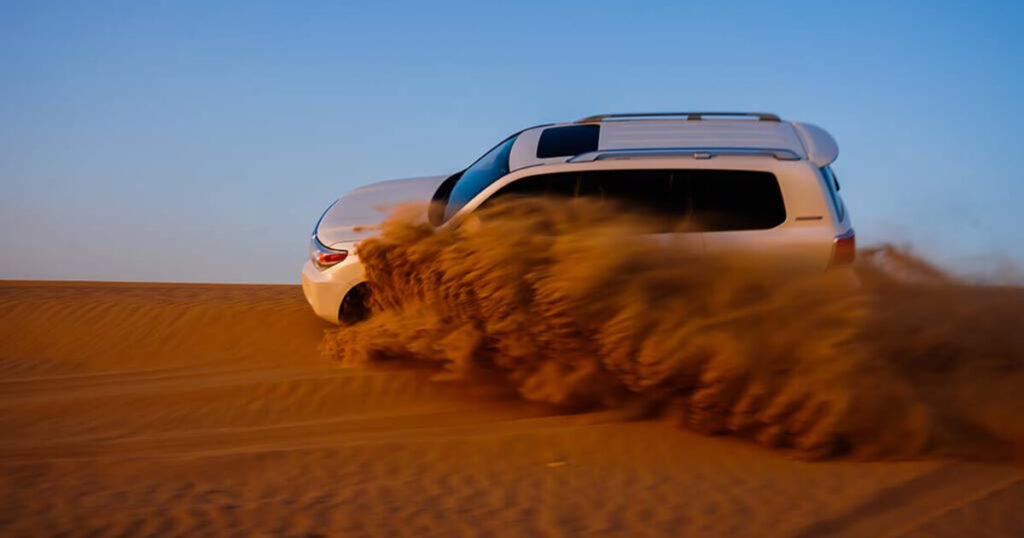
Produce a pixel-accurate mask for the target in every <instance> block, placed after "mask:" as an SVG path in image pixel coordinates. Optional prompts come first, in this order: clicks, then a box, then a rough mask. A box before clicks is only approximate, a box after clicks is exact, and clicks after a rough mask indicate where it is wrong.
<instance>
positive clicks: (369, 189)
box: [302, 112, 855, 323]
mask: <svg viewBox="0 0 1024 538" xmlns="http://www.w3.org/2000/svg"><path fill="white" fill-rule="evenodd" d="M838 154H839V148H838V146H837V145H836V142H835V140H833V138H832V137H831V136H830V135H829V134H828V133H827V132H825V131H824V130H823V129H821V128H820V127H816V126H814V125H811V124H807V123H797V122H784V121H782V120H780V119H779V117H778V116H776V115H774V114H765V113H733V112H683V113H645V114H604V115H599V116H590V117H587V118H583V119H581V120H579V121H576V122H573V123H558V124H551V125H541V126H537V127H531V128H529V129H525V130H523V131H520V132H518V133H516V134H514V135H512V136H510V137H508V138H506V139H505V140H503V141H502V142H501V143H499V144H498V145H497V146H495V147H494V148H493V149H491V150H490V151H488V152H487V153H486V154H484V155H483V156H482V157H480V158H479V159H477V161H476V162H474V163H473V164H472V165H470V166H469V167H468V168H466V169H465V170H463V171H461V172H457V173H455V174H452V175H449V176H432V177H422V178H414V179H403V180H395V181H383V182H379V183H373V184H371V185H367V186H365V187H360V188H358V189H356V190H354V191H352V192H350V193H348V194H346V195H345V196H343V197H341V198H340V199H338V200H337V201H336V202H335V203H334V204H332V205H331V206H330V207H329V208H328V209H327V211H326V212H324V214H323V216H322V217H320V220H319V221H318V222H317V225H316V227H315V228H314V230H313V238H312V241H311V247H310V260H309V261H308V262H307V263H306V265H305V266H304V267H303V270H302V289H303V292H304V293H305V295H306V299H307V300H308V301H309V304H310V305H311V306H312V307H313V310H314V311H315V312H316V313H317V315H319V316H320V317H322V318H324V319H326V320H328V321H331V322H333V323H346V322H351V321H355V320H358V319H360V318H361V317H362V316H363V315H365V313H366V311H365V306H364V303H363V299H364V297H365V295H364V294H365V292H366V286H365V284H364V280H365V276H364V271H363V267H362V264H361V263H360V262H359V257H358V255H357V252H356V250H355V247H356V244H357V243H358V242H359V241H360V240H362V239H364V238H365V237H366V236H367V235H369V234H372V233H373V231H372V226H373V225H374V224H376V223H379V222H380V221H381V220H383V218H384V217H386V216H387V213H386V212H387V209H388V208H389V207H393V206H394V205H396V204H399V203H403V202H414V201H421V202H431V201H432V202H435V203H434V204H432V205H431V206H430V207H431V208H432V209H431V212H430V213H431V214H430V215H429V219H430V221H431V222H432V223H433V224H434V225H436V226H443V225H444V224H445V223H446V222H448V221H450V220H451V219H452V218H453V217H455V216H456V215H463V214H466V213H469V212H471V211H473V210H475V209H477V208H478V207H480V206H481V204H483V203H485V202H486V201H487V200H490V199H492V198H495V197H499V196H504V195H507V194H519V195H523V194H525V195H556V196H568V197H573V196H599V197H602V198H606V199H607V198H611V199H616V200H619V201H623V202H625V203H628V204H639V205H641V206H644V207H645V208H648V209H651V210H654V211H659V212H667V213H669V214H671V215H673V216H680V217H697V218H698V219H699V220H698V222H700V223H701V230H700V231H699V232H690V233H688V234H687V239H688V240H689V241H688V244H692V245H695V246H696V248H697V250H698V252H702V253H704V254H705V255H709V256H711V255H716V254H725V253H730V252H751V253H757V254H759V255H768V256H778V257H780V258H785V259H787V260H797V261H798V263H799V264H801V265H802V266H803V269H805V270H809V271H825V270H826V269H828V268H831V267H836V266H840V267H847V266H849V264H850V263H851V262H852V261H853V257H854V252H855V245H854V232H853V228H852V227H851V225H850V216H849V214H848V212H847V211H846V208H845V207H844V205H843V201H842V199H840V197H839V192H838V191H839V182H838V181H837V180H836V177H835V174H834V173H833V172H832V170H831V169H830V168H829V165H830V164H831V163H832V161H834V160H835V159H836V157H837V156H838ZM368 226H369V227H371V229H370V230H367V227H368Z"/></svg>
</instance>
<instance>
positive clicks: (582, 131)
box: [537, 125, 601, 159]
mask: <svg viewBox="0 0 1024 538" xmlns="http://www.w3.org/2000/svg"><path fill="white" fill-rule="evenodd" d="M600 134H601V127H600V126H599V125H566V126H563V127H549V128H547V129H544V131H543V132H541V133H540V140H538V141H537V158H538V159H547V158H549V157H569V156H573V155H579V154H581V153H586V152H588V151H595V150H596V149H597V139H598V137H599V136H600Z"/></svg>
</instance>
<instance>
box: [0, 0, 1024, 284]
mask: <svg viewBox="0 0 1024 538" xmlns="http://www.w3.org/2000/svg"><path fill="white" fill-rule="evenodd" d="M837 4H838V3H833V2H821V1H817V2H808V3H803V2H778V3H776V4H775V5H767V3H763V2H701V3H687V2H682V1H678V2H650V3H644V2H636V3H631V2H599V1H593V0H590V1H582V2H552V1H543V2H528V1H521V2H479V1H476V2H466V3H461V4H457V3H442V2H416V3H399V2H360V3H358V4H356V3H345V2H327V1H325V2H258V1H245V2H207V1H203V2H136V1H129V2H121V3H109V2H100V1H96V2H84V1H82V2H36V1H32V0H25V1H4V2H2V3H0V278H29V279H90V280H92V279H95V280H161V281H207V282H298V278H299V270H300V266H301V264H302V263H303V261H304V259H305V256H306V247H307V242H308V237H309V233H310V230H311V228H312V225H313V223H314V221H315V220H316V218H317V217H318V216H319V215H320V213H321V212H322V211H323V209H324V208H325V207H326V206H327V204H328V203H329V202H330V201H332V200H333V199H334V198H336V197H337V196H339V195H341V194H343V193H344V192H345V191H347V190H349V189H351V188H353V187H356V186H358V185H360V184H363V183H366V182H370V181H374V180H380V179H391V178H400V177H409V176H417V175H428V174H438V173H446V172H454V171H457V170H458V169H460V168H462V167H463V166H465V165H466V164H468V163H469V162H471V161H472V160H473V159H475V158H476V157H477V156H478V155H479V154H480V153H482V152H483V151H485V150H486V149H488V148H489V147H491V146H492V145H494V144H495V143H496V142H498V141H499V140H500V139H501V138H503V137H505V136H507V135H508V134H510V133H512V132H514V131H517V130H519V129H521V128H523V127H527V126H530V125H533V124H538V123H547V122H553V121H566V120H574V119H577V118H578V117H582V116H585V115H589V114H595V113H602V112H616V111H618V112H622V111H648V110H653V111H659V110H700V109H709V110H717V109H729V110H764V111H770V112H777V113H779V114H781V115H782V116H783V117H784V118H787V119H794V120H802V121H809V122H812V123H816V124H819V125H822V126H823V127H825V128H826V129H828V130H829V131H830V132H831V133H832V134H833V135H834V136H835V137H836V138H837V140H838V141H839V146H840V157H839V160H838V161H837V162H836V164H835V169H836V171H837V173H838V175H839V178H840V181H841V182H842V186H843V190H842V194H843V195H844V196H845V199H846V202H847V205H848V206H849V208H850V210H851V212H852V215H853V217H854V224H855V227H856V229H857V232H858V240H859V241H860V242H861V244H871V243H877V242H881V241H895V242H898V243H903V244H909V245H912V246H913V247H914V248H915V249H916V250H917V251H918V252H921V253H924V254H926V255H928V256H929V257H932V258H934V259H937V260H939V261H941V262H942V263H943V264H945V265H946V266H953V267H957V268H961V269H969V270H972V271H977V270H990V269H992V268H998V267H1000V266H1005V265H1007V264H1009V265H1010V266H1017V267H1019V266H1020V264H1021V262H1022V260H1024V230H1022V224H1024V218H1022V217H1021V213H1022V212H1021V209H1022V207H1024V186H1022V184H1024V181H1022V180H1024V174H1022V170H1024V163H1022V157H1024V151H1022V150H1021V149H1020V144H1021V141H1022V139H1024V129H1022V127H1021V126H1022V118H1024V105H1022V102H1024V97H1022V96H1024V4H1022V3H1021V2H1020V1H1019V0H1017V1H1014V2H990V1H985V2H962V3H945V2H873V1H858V2H849V3H845V5H844V6H838V5H837Z"/></svg>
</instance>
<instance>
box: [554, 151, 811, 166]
mask: <svg viewBox="0 0 1024 538" xmlns="http://www.w3.org/2000/svg"><path fill="white" fill-rule="evenodd" d="M726 155H742V156H766V157H775V158H776V159H778V160H780V161H799V160H800V155H798V154H797V153H796V152H794V151H792V150H788V149H784V148H649V149H648V148H640V149H605V150H598V151H589V152H587V153H581V154H579V155H577V156H575V157H573V158H571V159H569V160H568V161H566V162H569V163H585V162H593V161H602V160H605V159H643V158H649V157H693V158H694V159H710V158H712V157H718V156H726Z"/></svg>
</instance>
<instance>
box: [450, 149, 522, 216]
mask: <svg viewBox="0 0 1024 538" xmlns="http://www.w3.org/2000/svg"><path fill="white" fill-rule="evenodd" d="M516 136H518V135H516ZM516 136H512V137H509V138H508V139H507V140H505V141H504V142H502V143H501V144H498V145H497V146H495V147H494V149H492V150H491V151H489V152H487V154H486V155H484V156H483V157H480V159H478V160H477V161H476V162H475V163H473V165H472V166H470V167H469V168H467V169H466V171H465V172H463V173H462V177H461V178H459V181H458V183H456V184H455V187H454V188H452V193H451V195H449V196H448V206H447V207H446V208H445V211H444V220H448V219H450V218H452V216H453V215H455V214H456V213H458V212H459V210H460V209H462V207H463V206H464V205H466V204H467V203H469V201H470V200H472V199H473V198H475V197H476V195H478V194H480V193H481V192H482V191H483V190H484V189H486V188H487V186H488V185H490V184H491V183H494V180H496V179H498V178H500V177H501V176H504V175H505V174H507V173H508V155H509V153H511V152H512V144H514V143H515V141H516Z"/></svg>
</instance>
